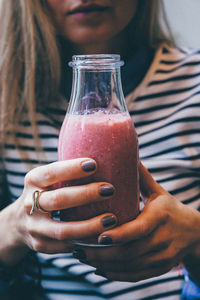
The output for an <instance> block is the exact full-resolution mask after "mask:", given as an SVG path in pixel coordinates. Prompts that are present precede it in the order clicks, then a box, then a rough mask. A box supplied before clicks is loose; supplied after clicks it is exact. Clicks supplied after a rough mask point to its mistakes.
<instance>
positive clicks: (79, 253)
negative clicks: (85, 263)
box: [73, 249, 86, 260]
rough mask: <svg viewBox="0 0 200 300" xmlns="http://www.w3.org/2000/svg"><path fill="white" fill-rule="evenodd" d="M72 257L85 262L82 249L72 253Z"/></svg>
mask: <svg viewBox="0 0 200 300" xmlns="http://www.w3.org/2000/svg"><path fill="white" fill-rule="evenodd" d="M73 257H74V258H77V259H81V260H86V254H85V252H84V251H83V250H82V249H76V250H74V251H73Z"/></svg>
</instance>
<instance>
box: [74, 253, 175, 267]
mask: <svg viewBox="0 0 200 300" xmlns="http://www.w3.org/2000/svg"><path fill="white" fill-rule="evenodd" d="M75 251H76V252H75V255H76V258H78V255H77V251H78V250H75ZM132 251H134V249H133V248H132ZM82 256H83V255H82ZM84 257H85V259H86V261H87V264H89V265H91V266H93V267H95V268H97V269H102V270H104V271H105V272H130V271H132V270H134V271H135V272H136V271H141V270H144V269H147V268H150V267H158V266H169V265H171V266H173V265H174V264H175V261H174V259H173V258H172V257H171V256H169V253H168V250H167V249H165V248H164V249H160V251H158V250H156V251H155V252H153V251H152V252H149V253H145V254H142V255H140V256H138V257H135V253H133V252H132V255H130V256H129V257H127V255H124V257H123V259H122V257H121V256H120V258H119V257H110V259H105V258H104V257H101V258H100V259H98V258H97V257H96V256H93V260H92V259H91V257H90V256H89V255H88V253H87V252H85V255H84ZM80 261H81V259H80Z"/></svg>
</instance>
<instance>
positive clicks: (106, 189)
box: [99, 184, 115, 197]
mask: <svg viewBox="0 0 200 300" xmlns="http://www.w3.org/2000/svg"><path fill="white" fill-rule="evenodd" d="M114 191H115V190H114V187H113V186H112V185H111V184H103V185H101V186H100V188H99V194H100V196H103V197H106V196H107V197H108V196H112V195H113V194H114Z"/></svg>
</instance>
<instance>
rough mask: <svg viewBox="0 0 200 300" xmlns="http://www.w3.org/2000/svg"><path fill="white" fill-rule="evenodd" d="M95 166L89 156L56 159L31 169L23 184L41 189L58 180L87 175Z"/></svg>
mask: <svg viewBox="0 0 200 300" xmlns="http://www.w3.org/2000/svg"><path fill="white" fill-rule="evenodd" d="M96 167H97V165H96V162H95V161H94V160H93V159H90V158H76V159H72V160H65V161H57V162H54V163H51V164H48V165H45V166H40V167H37V168H34V169H32V170H31V171H30V172H29V173H28V174H27V175H26V177H25V184H26V185H31V186H37V187H39V188H41V189H43V188H46V187H48V186H51V185H53V184H56V183H58V182H60V181H68V180H74V179H79V178H83V177H87V176H89V175H91V174H92V173H94V172H95V171H96Z"/></svg>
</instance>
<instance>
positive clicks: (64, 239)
mask: <svg viewBox="0 0 200 300" xmlns="http://www.w3.org/2000/svg"><path fill="white" fill-rule="evenodd" d="M87 161H89V166H90V167H91V166H93V167H92V168H89V169H88V168H87V170H86V168H85V167H88V164H87ZM95 170H96V163H95V161H93V160H91V159H88V158H82V159H81V158H79V159H74V160H68V161H61V162H55V163H52V164H49V165H46V166H41V167H38V168H35V169H33V170H31V171H30V172H29V173H28V174H27V175H26V177H25V187H24V191H23V194H22V195H21V197H20V198H19V199H18V200H16V202H15V203H13V204H12V205H10V206H9V207H7V208H5V209H4V210H3V211H2V212H1V213H0V223H1V224H3V229H4V230H5V232H6V233H7V234H6V236H5V237H4V242H3V244H2V242H1V245H0V257H2V259H3V260H4V262H5V263H11V262H13V261H14V260H17V259H19V258H20V255H22V254H23V253H24V252H26V249H32V250H34V251H39V252H44V253H60V252H68V251H70V250H71V249H72V245H71V244H70V243H69V241H70V240H77V239H83V238H89V237H91V236H94V235H99V234H100V233H101V232H103V231H105V228H107V227H108V228H111V227H113V226H114V225H115V222H116V218H115V216H113V215H112V214H110V213H109V214H104V215H100V216H97V217H94V218H92V219H90V220H86V221H80V222H60V221H57V220H54V219H52V218H51V212H53V211H55V210H61V209H66V208H70V207H73V206H79V205H83V204H86V203H89V202H94V201H105V200H106V199H109V198H110V197H108V196H101V195H100V188H101V186H102V185H107V183H105V182H94V183H90V184H87V185H81V186H73V187H63V188H59V189H54V190H52V189H51V190H50V187H51V188H52V186H54V185H55V184H56V183H59V182H61V181H67V180H73V179H77V178H83V177H87V176H89V175H91V174H93V173H94V172H95ZM108 186H109V187H110V188H111V189H112V188H113V187H112V185H110V184H109V185H108ZM36 190H39V191H41V190H42V191H44V192H43V193H42V194H41V195H40V198H39V204H40V206H41V208H42V209H44V210H46V211H48V212H49V214H45V213H42V212H40V211H39V210H35V211H34V212H33V214H32V215H30V210H31V207H32V202H33V193H34V191H36ZM113 191H114V190H113ZM105 218H106V219H105ZM109 218H110V219H111V221H112V222H108V221H109ZM105 220H106V222H104V221H105ZM2 232H3V231H2ZM1 241H2V239H1ZM16 249H18V250H19V249H20V251H16ZM22 249H23V251H22Z"/></svg>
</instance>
